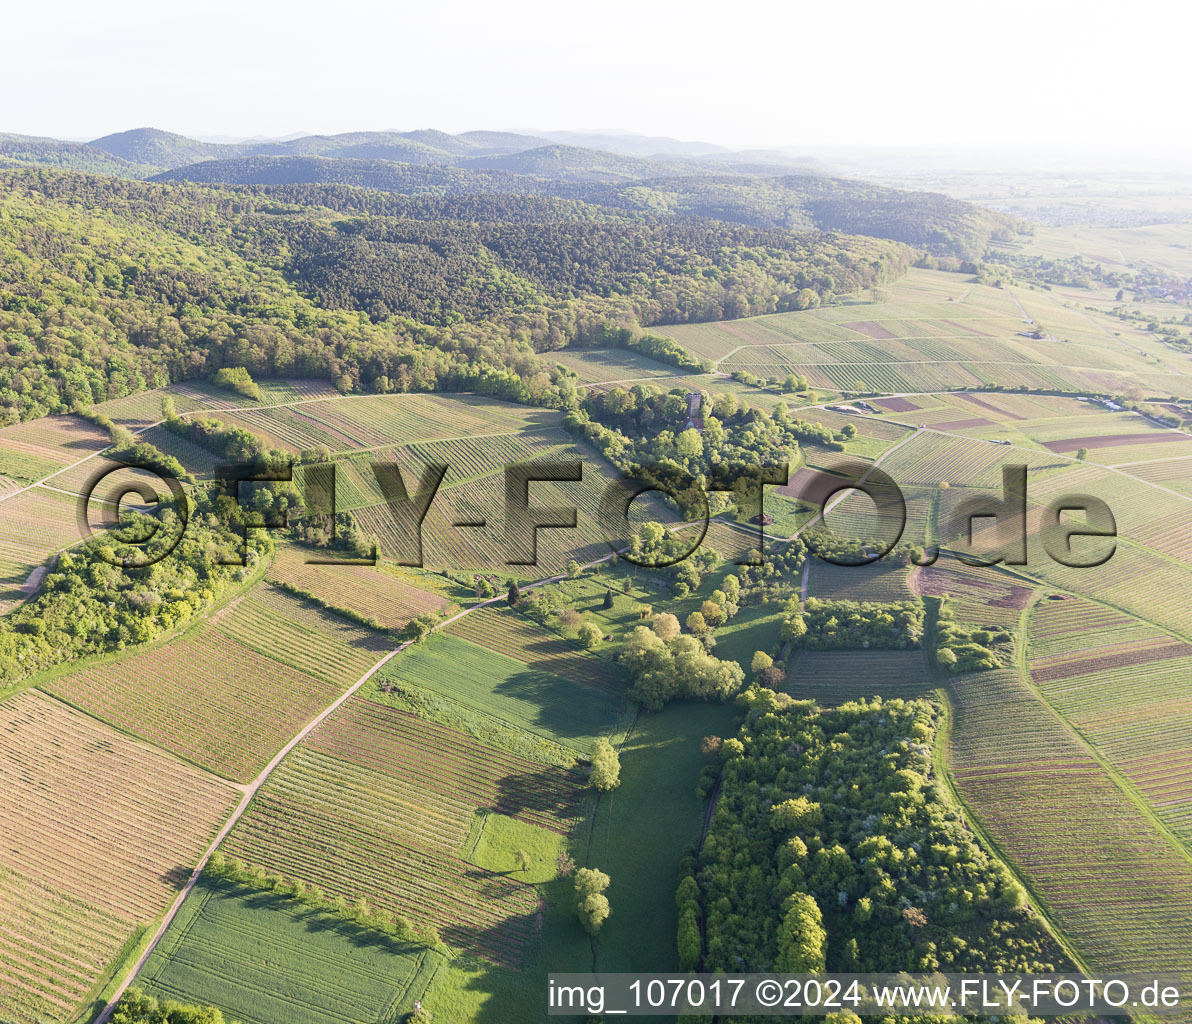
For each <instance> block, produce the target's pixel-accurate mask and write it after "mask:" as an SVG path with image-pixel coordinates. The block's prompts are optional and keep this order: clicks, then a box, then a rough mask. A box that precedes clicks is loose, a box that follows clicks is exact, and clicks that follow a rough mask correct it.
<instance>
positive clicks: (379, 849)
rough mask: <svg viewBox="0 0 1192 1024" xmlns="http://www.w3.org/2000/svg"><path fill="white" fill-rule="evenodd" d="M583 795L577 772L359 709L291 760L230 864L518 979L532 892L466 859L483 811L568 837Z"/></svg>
mask: <svg viewBox="0 0 1192 1024" xmlns="http://www.w3.org/2000/svg"><path fill="white" fill-rule="evenodd" d="M580 785H581V781H580V778H579V777H578V776H577V775H576V774H574V773H572V772H568V771H565V770H563V769H558V768H547V767H544V766H542V765H539V764H535V763H533V762H530V761H525V760H522V759H519V758H516V757H513V756H511V755H507V754H503V753H500V752H499V751H496V750H494V749H492V748H489V747H485V746H482V745H481V744H479V743H477V742H476V741H475V740H473V739H471V738H470V737H468V736H465V735H463V734H461V733H457V732H455V731H453V730H450V729H447V728H444V727H442V726H438V725H435V724H433V723H430V722H427V721H424V720H422V719H419V718H415V717H414V716H412V715H408V714H405V713H403V712H400V711H395V710H392V709H389V708H385V707H381V706H379V705H377V704H373V703H371V702H369V701H366V700H361V699H356V700H353V701H350V702H349V703H348V704H347V705H346V706H345V707H344V708H343V709H342V710H341V711H339V712H337V713H336V715H334V716H333V717H332V718H331V719H330V720H329V721H328V722H326V723H324V725H322V726H320V727H319V729H318V730H316V731H315V733H313V734H312V735H311V737H310V738H309V739H308V740H307V741H305V742H304V743H303V744H302V745H301V746H300V747H299V748H298V749H297V750H296V751H295V752H294V754H293V755H291V756H290V757H289V758H287V759H286V761H285V762H284V763H283V764H282V766H281V767H280V768H279V769H278V770H277V772H276V773H275V774H274V775H273V776H272V777H271V778H270V780H269V782H268V783H267V784H266V785H265V787H264V788H263V789H262V791H261V793H260V794H259V796H258V798H257V800H256V801H255V802H254V803H253V805H252V807H251V808H250V809H249V811H248V813H247V814H246V815H245V817H244V818H243V819H242V820H241V822H240V824H239V825H238V826H237V827H236V829H235V830H234V831H233V833H232V835H231V836H230V837H229V839H228V841H227V852H228V853H229V854H236V855H239V856H241V857H244V858H245V859H246V860H248V861H251V862H252V863H255V864H261V865H263V866H265V867H267V868H268V869H269V870H273V871H279V872H281V873H282V874H283V875H285V876H286V877H287V878H293V879H301V880H302V881H304V882H307V883H308V884H309V883H315V884H317V885H319V886H320V887H321V888H322V889H323V890H324V891H325V892H326V893H327V894H328V895H329V896H342V897H344V899H346V900H347V901H348V902H349V904H350V903H352V902H354V901H355V900H357V899H359V898H362V897H363V898H366V899H367V900H368V901H369V903H370V904H372V905H374V906H378V907H382V908H385V909H388V910H391V911H395V912H400V913H403V914H405V915H407V916H408V917H410V918H411V919H413V920H415V921H416V922H418V923H419V924H420V925H433V926H435V927H437V928H438V929H439V930H440V932H441V934H442V936H443V938H444V939H445V940H446V941H447V942H448V943H450V944H451V945H453V946H455V947H458V948H461V949H466V950H468V951H470V952H473V953H478V954H480V955H482V956H485V957H487V958H489V959H491V960H493V961H495V962H497V963H504V964H512V965H515V964H517V963H519V962H520V960H521V957H522V955H523V951H524V949H525V946H526V943H527V942H529V941H530V939H531V938H532V937H533V934H534V930H535V923H534V919H535V915H536V914H537V912H538V896H537V892H536V890H535V889H534V888H533V887H532V886H530V885H527V884H526V883H524V882H521V881H519V880H518V879H517V877H516V873H514V874H512V875H510V874H501V873H498V872H494V871H487V870H484V869H477V868H474V867H472V866H470V865H469V864H467V863H466V862H465V861H464V860H463V859H462V857H461V853H460V851H461V847H462V845H463V843H464V841H465V839H466V838H467V836H468V833H469V830H470V828H471V825H472V819H473V817H474V815H475V814H476V812H477V810H481V809H483V810H488V811H496V812H497V813H500V814H505V815H508V816H510V817H513V818H517V819H518V820H520V821H523V822H525V823H527V824H529V825H532V826H535V827H538V828H543V829H547V830H549V831H553V832H558V833H563V834H566V833H567V832H569V831H570V830H571V829H572V828H573V827H574V825H575V822H576V820H577V818H578V817H579V815H580V813H581V800H582V790H581V788H580Z"/></svg>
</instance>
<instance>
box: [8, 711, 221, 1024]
mask: <svg viewBox="0 0 1192 1024" xmlns="http://www.w3.org/2000/svg"><path fill="white" fill-rule="evenodd" d="M0 724H2V726H3V728H2V729H0V813H2V815H3V819H4V837H5V839H4V843H3V846H2V847H0V902H2V904H3V906H4V908H5V914H4V920H5V924H4V926H3V927H2V928H0V962H2V963H3V964H4V970H3V971H0V1016H2V1017H3V1019H4V1020H12V1021H17V1022H20V1024H34V1022H38V1024H40V1022H42V1021H46V1020H54V1021H60V1020H65V1019H67V1018H69V1017H70V1016H71V1015H72V1012H73V1010H74V1009H75V1007H76V1005H77V1004H78V1003H79V1002H80V1001H81V1000H83V999H84V998H85V997H86V996H87V994H88V992H89V991H90V990H91V989H92V987H93V986H95V984H96V983H97V982H98V981H99V980H100V978H101V975H102V974H103V972H104V971H106V970H107V969H108V968H109V967H110V965H111V962H112V961H113V959H114V958H115V956H116V955H117V953H118V952H119V951H120V949H121V947H122V946H123V945H124V943H125V942H126V941H127V940H128V939H129V938H130V937H131V936H132V933H133V931H134V929H135V928H136V927H137V926H138V925H139V924H142V923H145V922H148V921H150V920H152V919H153V918H154V917H156V916H157V915H158V914H160V913H161V912H162V911H163V910H164V909H165V907H166V904H167V903H168V902H169V900H170V899H171V898H172V897H173V895H174V893H175V892H176V891H177V889H178V887H179V886H180V885H181V884H182V882H183V880H184V879H185V877H186V875H187V874H188V873H189V870H190V867H191V865H192V864H193V863H194V862H195V861H196V860H197V859H198V856H199V854H200V853H201V852H202V851H203V850H204V849H205V847H206V845H207V843H208V842H209V841H210V839H211V836H212V835H213V834H214V832H215V830H216V829H217V827H218V826H219V823H220V822H221V821H222V820H223V819H224V817H225V816H226V815H227V814H228V812H229V811H230V810H231V808H232V806H233V805H234V803H235V802H236V799H237V797H238V794H237V793H236V792H235V791H234V790H233V789H232V788H231V787H230V786H227V785H225V784H223V783H221V782H219V781H218V780H216V779H214V778H212V777H211V776H209V775H206V774H204V773H203V772H200V771H198V770H196V769H193V768H190V767H188V766H186V765H184V764H181V763H179V762H178V761H176V760H174V759H172V758H170V757H168V756H166V755H165V754H162V753H160V752H158V751H155V750H152V749H150V748H149V747H147V746H144V745H142V744H140V743H136V742H134V741H132V740H129V739H127V738H126V737H124V736H121V735H120V734H119V733H117V732H115V731H113V730H111V729H109V728H107V727H106V726H103V725H101V724H99V723H97V722H95V721H94V720H92V719H89V718H86V717H84V716H83V715H80V714H78V713H77V712H74V711H72V710H70V709H69V708H67V707H65V706H64V705H62V704H60V703H58V702H57V701H55V700H52V699H50V698H49V697H46V696H44V695H43V694H39V693H35V692H25V693H22V694H19V695H17V696H15V697H10V698H9V699H7V700H5V701H3V702H0Z"/></svg>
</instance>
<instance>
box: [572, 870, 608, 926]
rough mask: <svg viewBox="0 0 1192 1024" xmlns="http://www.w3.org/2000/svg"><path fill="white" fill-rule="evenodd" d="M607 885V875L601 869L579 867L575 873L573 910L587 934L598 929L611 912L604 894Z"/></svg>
mask: <svg viewBox="0 0 1192 1024" xmlns="http://www.w3.org/2000/svg"><path fill="white" fill-rule="evenodd" d="M608 885H609V877H608V875H606V874H605V873H604V872H603V871H597V870H595V869H594V868H580V869H579V870H578V871H577V872H576V873H575V912H576V914H577V915H579V919H580V922H581V923H582V924H583V926H584V928H585V929H586V930H587V932H588V934H589V935H595V934H596V933H597V932H598V931H600V926H601V925H602V924H604V922H605V921H606V920H608V915H609V913H611V911H610V910H609V905H608V898H607V897H606V896H605V895H604V890H605V889H607V888H608Z"/></svg>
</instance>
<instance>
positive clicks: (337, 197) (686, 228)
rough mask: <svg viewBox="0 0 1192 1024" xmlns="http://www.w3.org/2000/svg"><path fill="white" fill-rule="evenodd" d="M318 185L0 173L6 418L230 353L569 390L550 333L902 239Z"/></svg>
mask: <svg viewBox="0 0 1192 1024" xmlns="http://www.w3.org/2000/svg"><path fill="white" fill-rule="evenodd" d="M395 198H396V197H395ZM300 199H301V200H303V201H301V202H299V201H298V200H300ZM323 199H324V196H323V193H322V192H320V191H319V190H313V189H297V190H295V189H290V190H288V191H287V190H281V192H280V193H279V194H278V195H276V196H275V195H274V194H273V193H272V192H271V190H269V189H259V188H258V189H226V188H220V189H215V188H208V187H203V186H199V185H193V184H172V185H163V184H151V183H144V182H137V181H131V180H122V179H116V178H102V177H95V176H86V175H78V174H67V173H60V172H51V171H45V170H35V169H31V170H23V171H21V170H17V171H7V172H0V289H2V291H0V337H2V338H3V342H4V344H5V347H6V350H7V355H8V358H7V359H6V360H5V367H4V370H3V371H2V372H0V407H2V408H3V415H4V417H5V419H6V420H8V421H11V420H14V419H18V418H30V417H33V416H38V415H44V414H45V413H48V412H55V411H60V410H63V409H68V408H71V407H72V406H74V405H89V404H91V403H93V402H98V401H102V400H104V399H107V398H111V397H117V396H120V395H124V394H128V393H130V392H132V391H136V390H140V389H144V388H151V387H159V386H162V385H165V384H167V383H171V382H174V381H178V380H185V379H193V378H197V377H208V376H210V375H211V374H212V373H214V372H215V371H216V370H218V369H219V368H220V367H225V366H243V367H247V368H248V370H249V371H250V372H251V373H253V374H260V375H262V376H283V377H284V376H295V377H323V378H330V379H332V380H334V381H336V383H337V384H338V385H339V386H340V387H341V388H342V389H343V390H345V391H350V390H357V389H363V390H372V391H378V392H387V391H405V390H473V391H477V392H480V393H485V394H492V395H497V396H500V397H503V398H508V399H511V400H514V401H530V402H537V403H540V404H548V405H556V406H568V405H570V404H573V402H574V397H573V396H574V391H575V387H574V383H573V382H572V381H571V380H570V379H569V378H565V379H562V380H560V379H559V377H560V374H559V373H558V371H557V369H555V368H553V367H552V365H551V364H550V363H549V362H548V361H547V360H544V359H543V358H542V353H544V352H549V351H550V350H554V349H559V348H563V347H566V346H568V345H586V344H596V345H606V346H607V345H629V344H633V343H635V342H638V341H640V338H641V334H642V332H643V329H644V328H646V327H648V326H650V325H652V324H657V323H670V322H679V321H698V320H709V319H719V318H722V317H726V316H728V317H735V316H747V315H752V314H754V313H764V312H771V311H774V310H777V309H780V308H785V307H786V306H788V305H790V304H795V303H797V301H798V298H797V297H798V295H799V293H800V291H802V290H804V289H811V290H814V291H815V292H816V294H817V295H818V296H819V297H820V298H821V301H830V300H831V298H832V297H833V296H834V295H836V294H838V293H845V292H850V291H856V290H857V289H861V288H865V287H868V286H871V285H873V284H876V283H879V282H881V281H884V280H888V279H890V278H892V277H895V276H897V275H898V274H900V273H902V272H903V270H904V269H905V268H906V266H907V265H908V264H909V263H910V262H911V260H912V259H913V257H914V253H913V251H912V250H911V249H909V248H907V247H905V246H901V245H898V244H895V243H890V242H885V241H880V240H877V239H872V238H864V237H859V236H842V235H834V234H796V233H793V232H787V231H780V230H773V229H767V230H761V229H753V228H744V227H741V226H733V225H727V224H723V223H719V222H714V221H700V222H692V223H680V222H670V221H668V222H659V223H647V222H643V221H633V220H624V219H617V220H616V222H615V224H614V223H610V221H609V218H610V217H612V216H613V215H612V214H601V213H600V211H596V212H593V211H592V210H590V209H588V208H587V207H586V206H584V205H583V204H578V203H575V204H558V203H551V204H547V205H546V206H542V205H539V206H537V207H536V210H537V217H536V216H535V215H534V214H533V212H532V211H530V210H524V209H523V210H522V211H521V212H520V215H519V216H518V217H517V218H516V219H514V220H504V219H502V218H503V216H504V214H503V212H502V211H504V210H506V209H508V208H509V205H510V203H511V198H510V197H504V196H502V197H498V200H497V202H496V203H495V205H494V208H493V210H492V212H491V213H490V214H488V215H487V216H488V217H489V219H477V217H476V215H477V214H478V213H479V212H481V211H480V210H479V209H478V200H477V199H476V198H475V197H472V198H470V199H469V200H467V201H466V202H465V203H464V207H463V208H464V209H465V210H467V211H468V213H467V214H462V213H461V217H460V219H444V214H445V213H448V212H449V210H448V209H447V208H445V207H444V206H443V205H442V204H441V203H431V204H427V205H419V204H418V203H416V202H410V203H408V205H407V207H406V208H405V210H404V214H405V215H403V216H389V215H387V214H388V211H385V212H382V211H384V204H383V203H380V206H379V208H378V209H376V212H370V210H369V207H370V204H371V205H372V206H373V207H374V208H376V207H377V204H378V203H379V200H377V199H376V198H375V197H370V196H368V195H361V196H359V197H358V198H356V199H355V200H354V201H353V197H352V194H351V190H346V189H343V188H335V189H332V190H328V192H327V193H326V196H325V201H326V202H327V203H330V204H332V205H321V203H322V201H323ZM534 202H535V203H539V204H540V203H541V201H540V200H534ZM514 205H516V204H514ZM337 206H340V207H343V206H350V207H352V208H353V213H352V215H351V216H344V215H343V213H341V212H340V210H339V209H336V207H337ZM394 212H397V211H396V209H395V210H394ZM570 212H573V214H574V215H573V216H560V214H566V213H570ZM465 216H467V218H468V219H464V217H465Z"/></svg>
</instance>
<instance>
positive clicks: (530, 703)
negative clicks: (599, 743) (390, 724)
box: [380, 616, 622, 755]
mask: <svg viewBox="0 0 1192 1024" xmlns="http://www.w3.org/2000/svg"><path fill="white" fill-rule="evenodd" d="M469 617H470V616H469ZM380 675H381V679H382V680H384V681H390V680H392V681H393V682H395V683H399V684H405V685H409V686H413V687H416V688H418V689H419V690H424V691H427V692H429V693H432V694H435V695H436V696H438V697H440V698H444V699H446V700H447V701H449V702H450V703H452V704H457V705H459V706H460V707H461V708H463V709H466V710H467V711H468V712H470V713H472V714H478V715H481V716H483V717H487V718H491V719H494V720H495V721H497V722H501V723H505V724H507V725H510V726H513V727H514V728H517V729H522V730H525V731H526V732H529V733H533V734H535V735H537V736H540V737H542V738H544V739H546V740H548V741H550V742H552V743H557V744H560V745H561V746H564V747H568V748H570V749H572V750H573V751H575V752H577V753H579V754H581V755H583V754H586V753H587V752H588V751H589V750H590V749H591V746H592V744H593V743H594V742H595V741H596V739H597V738H598V737H600V736H605V735H607V734H608V733H609V732H611V731H612V729H613V727H614V726H615V725H616V723H617V720H618V718H619V716H620V712H621V704H622V698H621V697H620V696H619V695H616V694H611V693H607V692H605V691H604V690H601V689H597V688H595V687H593V686H577V685H576V684H575V683H574V682H572V681H571V680H569V679H564V678H562V677H561V676H559V675H556V674H554V673H553V672H548V671H544V670H542V669H540V668H535V667H532V666H530V665H527V664H526V663H525V662H522V661H516V660H514V659H513V658H510V657H507V656H505V655H503V654H499V653H496V652H494V651H491V650H488V649H487V648H484V647H478V646H477V645H476V644H473V643H469V642H467V641H466V640H463V639H460V638H459V637H455V636H435V637H432V638H431V639H430V640H428V641H426V642H425V643H423V644H420V645H419V646H417V647H413V648H410V649H409V650H406V651H404V652H403V653H402V654H401V655H399V656H398V657H397V658H395V659H394V660H393V661H391V662H390V663H389V664H388V665H386V666H385V668H383V669H382V670H381V674H380Z"/></svg>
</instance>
